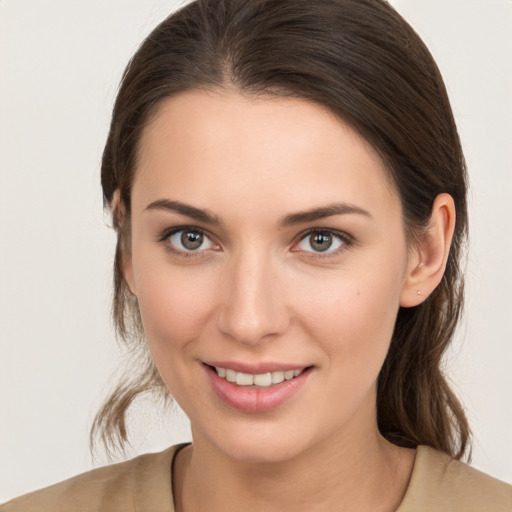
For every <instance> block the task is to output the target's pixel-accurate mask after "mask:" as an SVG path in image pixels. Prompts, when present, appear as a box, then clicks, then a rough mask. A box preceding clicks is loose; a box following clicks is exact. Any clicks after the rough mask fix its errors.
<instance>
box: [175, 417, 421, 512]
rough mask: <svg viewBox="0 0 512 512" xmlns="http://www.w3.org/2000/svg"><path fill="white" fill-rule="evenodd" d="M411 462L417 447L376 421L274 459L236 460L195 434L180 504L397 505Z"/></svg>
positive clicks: (181, 473) (253, 507)
mask: <svg viewBox="0 0 512 512" xmlns="http://www.w3.org/2000/svg"><path fill="white" fill-rule="evenodd" d="M413 462H414V452H413V451H412V450H406V449H402V448H398V447H396V446H394V445H391V444H390V443H388V442H387V441H386V440H385V439H384V438H382V436H380V434H379V433H378V430H377V427H376V425H374V426H373V428H372V429H371V430H367V431H359V432H357V436H356V437H354V436H341V435H337V436H333V437H332V438H329V439H327V440H324V441H322V442H320V443H318V444H316V445H314V446H312V447H311V448H310V449H309V450H308V451H307V452H305V453H301V454H300V455H298V456H296V457H294V458H293V459H290V460H286V461H282V462H272V463H264V462H259V463H253V462H244V461H239V460H233V459H232V458H230V457H227V456H225V455H224V454H223V453H222V452H220V451H219V450H218V449H217V448H216V447H215V446H213V445H212V444H210V443H208V442H207V440H206V439H203V438H202V437H201V436H200V435H197V434H196V435H195V436H194V444H193V446H190V447H188V448H186V449H185V450H183V451H182V452H181V453H180V454H179V460H177V464H176V480H175V494H176V496H175V501H176V510H177V512H187V511H190V510H194V511H203V510H205V511H206V510H208V511H211V512H214V511H222V512H230V511H232V510H233V511H235V510H237V511H238V510H244V511H246V512H248V511H259V510H265V511H266V512H274V511H279V512H281V511H282V510H294V511H297V512H302V511H308V512H311V511H331V510H336V511H356V510H357V511H358V512H362V511H366V510H368V511H370V510H371V511H372V512H376V511H383V512H384V511H392V510H395V509H396V508H397V507H398V505H399V504H400V502H401V500H402V498H403V495H404V493H405V490H406V488H407V484H408V481H409V478H410V474H411V471H412V465H413Z"/></svg>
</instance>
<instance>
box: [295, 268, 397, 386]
mask: <svg viewBox="0 0 512 512" xmlns="http://www.w3.org/2000/svg"><path fill="white" fill-rule="evenodd" d="M399 275H400V273H399V272H398V271H397V273H396V274H392V273H390V272H389V271H388V273H387V274H378V273H376V272H375V273H374V272H371V271H367V272H366V273H364V274H354V275H350V274H349V273H347V274H346V275H344V276H337V278H336V279H335V280H331V281H328V282H324V283H323V286H318V284H319V283H316V285H317V286H315V288H308V287H306V288H305V289H315V290H316V291H315V293H310V294H306V293H301V292H299V291H296V292H295V297H296V298H299V297H301V298H302V302H301V305H300V310H301V311H302V312H303V314H302V315H298V316H300V317H301V318H302V322H303V328H304V329H305V330H307V332H308V334H309V336H310V337H311V338H313V339H315V340H317V344H318V345H319V346H321V347H322V348H323V352H324V353H325V354H326V355H327V357H328V359H329V364H330V365H333V366H343V368H344V369H343V375H341V374H340V378H344V377H346V380H347V382H356V381H357V380H358V379H357V378H354V376H355V375H359V376H360V377H362V378H368V379H369V378H371V377H372V376H373V377H376V375H375V374H376V373H378V371H380V367H381V365H382V363H383V361H384V359H385V357H386V354H387V351H388V348H389V343H390V341H391V336H392V333H393V329H394V325H395V321H396V316H397V313H398V308H399V297H400V278H399V277H397V276H399ZM333 281H334V283H335V284H333Z"/></svg>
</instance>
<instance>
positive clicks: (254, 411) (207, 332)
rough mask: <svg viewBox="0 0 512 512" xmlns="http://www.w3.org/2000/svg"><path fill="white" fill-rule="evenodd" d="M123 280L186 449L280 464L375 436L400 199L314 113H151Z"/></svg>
mask: <svg viewBox="0 0 512 512" xmlns="http://www.w3.org/2000/svg"><path fill="white" fill-rule="evenodd" d="M131 207H132V218H131V226H132V233H131V235H132V236H131V254H130V255H127V256H126V261H125V276H126V279H127V281H128V283H129V285H130V288H131V290H132V292H133V293H134V294H135V295H136V296H137V298H138V303H139V307H140V311H141V316H142V320H143V325H144V329H145V333H146V337H147V340H148V344H149V348H150V351H151V353H152V356H153V358H154V361H155V364H156V366H157V368H158V371H159V372H160V375H161V377H162V379H163V381H164V382H165V384H166V385H167V387H168V388H169V390H170V392H171V394H172V395H173V396H174V398H175V399H176V400H177V401H178V403H179V404H180V406H181V407H182V408H183V410H184V411H185V413H186V414H187V415H188V417H189V418H190V421H191V424H192V431H193V435H194V443H196V444H197V443H202V444H203V445H208V446H209V447H211V448H213V449H215V450H220V451H221V452H223V453H224V454H226V455H227V456H230V457H233V458H236V459H239V460H246V461H278V460H280V461H282V460H285V459H290V458H293V457H294V456H297V455H299V454H300V453H303V452H306V451H307V450H309V449H312V448H314V447H315V446H317V445H318V443H325V442H333V441H334V440H339V441H340V442H344V441H346V442H352V441H353V440H354V436H366V435H368V434H371V433H375V431H376V428H377V427H376V412H375V407H376V379H377V376H378V373H379V370H380V368H381V366H382V364H383V362H384V359H385V356H386V353H387V350H388V347H389V343H390V339H391V335H392V331H393V327H394V323H395V319H396V315H397V311H398V308H399V306H400V302H401V297H402V294H403V293H404V288H405V286H406V284H405V283H406V278H405V276H406V274H407V272H408V266H409V259H408V253H409V251H408V245H407V243H406V238H405V233H404V226H403V221H402V209H401V203H400V199H399V197H398V195H397V192H396V190H395V188H394V186H393V184H392V183H391V181H390V179H389V176H388V173H387V172H386V169H385V167H384V164H383V162H382V161H381V159H380V158H379V156H378V155H377V154H376V152H375V151H374V150H373V149H372V148H371V147H370V146H369V145H368V144H367V143H366V142H365V141H364V139H362V138H361V137H360V136H359V135H357V134H356V133H355V132H354V131H353V130H351V129H350V128H349V127H348V126H346V125H345V124H343V123H342V122H340V120H339V119H337V118H335V117H334V116H333V115H332V114H331V113H330V112H329V111H327V110H326V109H324V108H322V107H320V106H318V105H315V104H312V103H310V102H306V101H304V100H299V99H290V98H276V97H259V98H257V99H255V98H248V97H246V96H242V95H240V94H237V93H234V92H219V93H213V92H209V93H206V92H201V91H193V92H187V93H183V94H181V95H178V96H176V97H173V98H171V99H168V100H166V101H165V102H164V103H163V104H162V105H161V107H160V109H159V111H158V112H157V115H156V117H155V118H153V119H152V121H151V123H150V124H149V125H148V127H147V128H146V129H145V132H144V134H143V137H142V139H141V145H140V152H139V162H138V166H137V169H136V176H135V181H134V184H133V189H132V205H131Z"/></svg>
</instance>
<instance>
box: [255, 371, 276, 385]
mask: <svg viewBox="0 0 512 512" xmlns="http://www.w3.org/2000/svg"><path fill="white" fill-rule="evenodd" d="M253 380H254V385H255V386H259V387H260V388H268V387H269V386H270V384H272V374H271V373H260V374H258V375H255V376H254V377H253Z"/></svg>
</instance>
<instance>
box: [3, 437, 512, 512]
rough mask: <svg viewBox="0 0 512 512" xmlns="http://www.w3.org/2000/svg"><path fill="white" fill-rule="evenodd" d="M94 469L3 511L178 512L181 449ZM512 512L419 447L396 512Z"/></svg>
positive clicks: (491, 486)
mask: <svg viewBox="0 0 512 512" xmlns="http://www.w3.org/2000/svg"><path fill="white" fill-rule="evenodd" d="M182 446H185V445H177V446H173V447H171V448H169V449H167V450H165V451H163V452H160V453H151V454H147V455H141V456H140V457H136V458H135V459H132V460H129V461H127V462H122V463H120V464H114V465H111V466H105V467H102V468H98V469H93V470H92V471H89V472H87V473H83V474H81V475H78V476H75V477H73V478H70V479H69V480H65V481H64V482H61V483H58V484H55V485H52V486H51V487H47V488H45V489H41V490H39V491H35V492H33V493H30V494H26V495H25V496H21V497H19V498H16V499H14V500H12V501H10V502H9V503H6V504H4V505H2V506H0V512H121V511H122V512H174V506H173V497H172V483H171V482H172V478H171V469H172V463H173V460H174V456H175V454H176V453H177V451H178V450H179V448H180V447H182ZM421 511H425V512H427V511H428V512H438V511H439V512H440V511H443V512H446V511H450V512H457V511H464V512H477V511H478V512H482V511H485V512H511V511H512V486H510V485H508V484H506V483H504V482H500V481H499V480H496V479H494V478H492V477H490V476H488V475H486V474H484V473H481V472H480V471H477V470H476V469H473V468H471V467H469V466H467V465H466V464H463V463H461V462H457V461H455V460H453V459H451V458H450V457H448V455H446V454H444V453H442V452H439V451H437V450H434V449H433V448H429V447H427V446H419V447H418V450H417V453H416V460H415V462H414V468H413V472H412V476H411V481H410V482H409V487H408V488H407V492H406V493H405V497H404V499H403V501H402V504H401V505H400V506H399V507H398V510H397V512H421Z"/></svg>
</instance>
